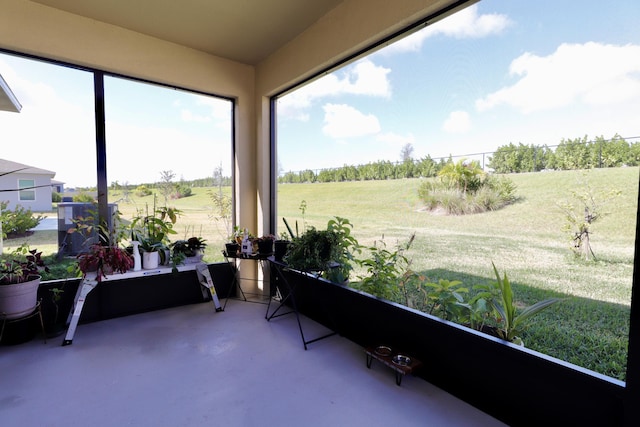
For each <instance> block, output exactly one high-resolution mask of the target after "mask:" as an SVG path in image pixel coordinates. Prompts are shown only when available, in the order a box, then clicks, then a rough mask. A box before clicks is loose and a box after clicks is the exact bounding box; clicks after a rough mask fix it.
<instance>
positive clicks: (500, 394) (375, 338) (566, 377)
mask: <svg viewBox="0 0 640 427" xmlns="http://www.w3.org/2000/svg"><path fill="white" fill-rule="evenodd" d="M284 275H285V277H286V278H287V281H288V282H289V283H290V284H291V285H292V286H293V287H294V292H295V296H296V302H297V305H298V309H299V310H300V312H301V313H303V314H305V315H306V316H308V317H310V318H312V319H313V320H315V321H317V322H319V323H321V324H323V325H325V326H327V327H329V328H331V329H333V330H334V331H336V332H338V333H340V334H341V335H342V336H344V337H346V338H348V339H350V340H352V341H354V342H356V343H358V344H360V345H361V346H363V347H368V346H377V345H386V346H389V347H392V348H395V349H399V350H402V351H403V352H406V354H409V355H412V356H414V357H416V358H417V359H419V360H421V361H422V363H423V368H422V369H421V371H420V372H419V373H418V375H419V376H421V377H422V378H424V379H425V380H427V381H429V382H431V383H433V384H434V385H436V386H438V387H440V388H442V389H444V390H446V391H447V392H449V393H451V394H453V395H455V396H457V397H458V398H460V399H462V400H464V401H466V402H468V403H470V404H471V405H473V406H475V407H477V408H479V409H481V410H482V411H484V412H486V413H488V414H490V415H492V416H494V417H496V418H498V419H500V420H502V421H503V422H505V423H507V424H508V425H510V426H542V425H558V426H561V425H567V426H568V425H580V426H619V425H623V417H624V410H625V406H624V399H625V387H624V383H623V382H621V381H618V380H615V379H612V378H608V377H606V376H603V375H600V374H597V373H595V372H591V371H588V370H586V369H583V368H580V367H578V366H575V365H571V364H569V363H566V362H563V361H561V360H558V359H554V358H552V357H549V356H546V355H544V354H541V353H538V352H535V351H532V350H528V349H526V348H522V347H519V346H517V345H514V344H511V343H507V342H506V341H502V340H500V339H498V338H494V337H490V336H489V335H486V334H482V333H480V332H477V331H473V330H471V329H468V328H465V327H463V326H460V325H457V324H454V323H451V322H447V321H445V320H442V319H439V318H436V317H433V316H430V315H428V314H425V313H422V312H419V311H416V310H412V309H410V308H407V307H404V306H402V305H399V304H395V303H391V302H388V301H385V300H383V299H380V298H376V297H373V296H371V295H369V294H366V293H364V292H360V291H357V290H355V289H352V288H348V287H345V286H343V285H338V284H335V283H331V282H328V281H326V280H323V279H317V278H314V277H311V276H309V275H304V274H302V273H299V272H295V271H284ZM318 345H322V344H318ZM363 364H364V352H363ZM633 407H635V406H633ZM633 407H631V406H629V407H627V408H626V409H627V410H630V411H634V410H637V409H633Z"/></svg>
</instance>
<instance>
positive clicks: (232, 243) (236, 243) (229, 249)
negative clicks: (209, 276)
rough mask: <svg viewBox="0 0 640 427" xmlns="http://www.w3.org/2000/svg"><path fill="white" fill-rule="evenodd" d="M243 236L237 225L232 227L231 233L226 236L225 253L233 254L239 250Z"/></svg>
mask: <svg viewBox="0 0 640 427" xmlns="http://www.w3.org/2000/svg"><path fill="white" fill-rule="evenodd" d="M243 236H244V231H243V230H242V228H241V227H240V226H239V225H236V226H235V227H233V230H232V231H231V234H230V235H229V237H228V238H227V243H225V250H226V253H227V255H235V254H237V253H238V252H239V251H240V245H241V244H242V238H243Z"/></svg>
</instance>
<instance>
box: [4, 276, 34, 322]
mask: <svg viewBox="0 0 640 427" xmlns="http://www.w3.org/2000/svg"><path fill="white" fill-rule="evenodd" d="M38 286H40V278H37V279H34V280H30V281H28V282H23V283H16V284H13V285H0V319H2V318H3V316H4V317H5V318H6V319H7V320H11V319H19V318H21V317H24V316H27V315H29V314H31V313H32V312H33V310H35V308H36V304H37V303H38Z"/></svg>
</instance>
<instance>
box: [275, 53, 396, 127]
mask: <svg viewBox="0 0 640 427" xmlns="http://www.w3.org/2000/svg"><path fill="white" fill-rule="evenodd" d="M390 72H391V70H390V69H389V68H385V67H381V66H378V65H375V64H374V63H373V62H372V61H371V60H369V59H363V60H361V61H358V62H356V63H355V64H353V65H352V66H349V67H346V68H345V69H344V70H341V71H339V72H336V73H332V74H327V75H326V76H324V77H321V78H320V79H318V80H316V81H314V82H312V83H309V84H308V85H306V86H303V87H301V88H300V89H298V90H296V91H295V92H292V93H290V94H288V95H286V96H283V97H282V98H280V99H279V100H278V115H279V116H280V117H283V118H290V119H296V120H301V121H307V120H308V119H309V115H308V114H307V113H306V111H305V110H306V109H307V108H310V107H311V106H312V105H313V103H314V101H316V100H318V99H321V98H325V97H331V96H339V95H364V96H375V97H383V98H389V97H390V96H391V84H390V82H389V78H388V74H389V73H390Z"/></svg>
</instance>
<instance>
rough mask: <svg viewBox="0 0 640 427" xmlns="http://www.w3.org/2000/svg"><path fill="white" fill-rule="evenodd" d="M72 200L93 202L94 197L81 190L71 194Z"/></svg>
mask: <svg viewBox="0 0 640 427" xmlns="http://www.w3.org/2000/svg"><path fill="white" fill-rule="evenodd" d="M73 201H74V202H78V203H93V202H95V199H94V197H93V196H92V195H91V194H88V193H84V192H83V193H79V194H76V195H75V196H73Z"/></svg>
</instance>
